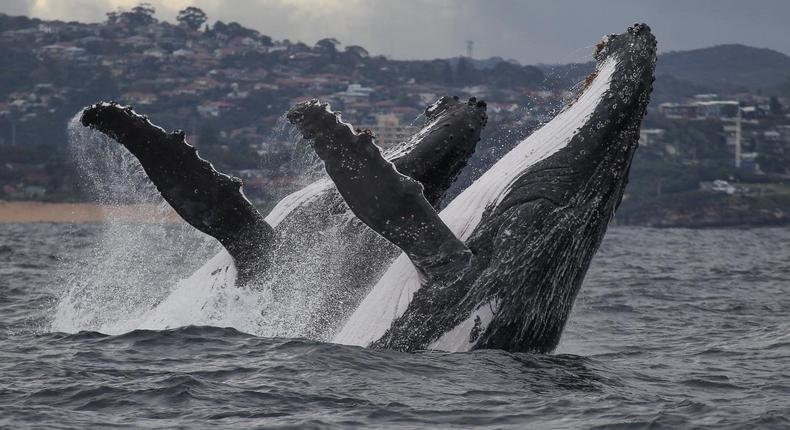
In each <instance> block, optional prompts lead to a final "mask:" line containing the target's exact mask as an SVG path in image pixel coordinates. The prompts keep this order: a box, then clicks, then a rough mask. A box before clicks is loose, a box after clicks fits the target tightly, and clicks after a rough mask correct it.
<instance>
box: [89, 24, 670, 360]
mask: <svg viewBox="0 0 790 430" xmlns="http://www.w3.org/2000/svg"><path fill="white" fill-rule="evenodd" d="M594 57H595V60H596V62H597V64H596V68H595V71H594V72H593V74H592V75H590V77H589V78H588V79H587V80H586V81H585V85H584V87H583V88H581V89H580V90H579V92H578V95H577V97H575V98H574V99H573V100H572V101H571V102H570V103H569V104H568V106H566V107H565V109H563V110H562V111H561V112H560V113H559V114H558V115H557V116H556V117H555V118H554V119H553V120H552V121H550V122H549V123H547V124H545V125H544V126H543V127H541V128H540V129H539V130H537V131H536V132H534V133H533V134H532V135H531V136H530V137H528V138H527V139H525V140H524V141H522V142H521V143H519V144H518V145H517V146H516V147H515V148H514V149H512V150H511V151H510V152H509V153H507V154H506V155H505V156H504V157H502V159H500V160H499V161H498V162H497V163H496V164H495V165H494V166H492V167H491V168H490V169H489V170H488V171H486V172H485V173H484V174H483V175H482V176H481V177H480V178H479V179H478V180H477V181H475V182H474V183H473V184H472V185H471V186H469V187H468V188H467V189H465V190H463V192H461V194H460V195H458V196H457V197H455V198H454V199H453V200H452V201H450V202H449V203H448V204H447V205H446V207H445V208H444V209H442V210H441V211H438V207H439V203H440V201H441V200H442V198H443V197H444V194H445V193H446V191H447V188H448V187H449V186H450V184H451V183H452V182H453V181H454V179H455V177H456V176H457V175H458V173H459V172H460V171H461V169H462V168H463V167H464V166H465V165H466V162H467V160H468V158H469V156H470V155H471V154H472V152H473V151H474V147H475V144H476V142H477V141H478V140H479V136H480V130H481V129H482V127H484V125H485V123H486V115H485V104H484V103H482V102H478V101H477V100H474V99H471V100H469V101H468V102H463V101H460V100H458V99H456V98H442V99H441V100H440V101H439V102H437V103H435V104H434V105H432V106H430V107H429V108H428V109H427V110H426V123H425V126H424V127H423V129H422V130H421V131H420V132H418V133H417V134H416V135H415V136H414V137H413V138H412V139H411V140H410V141H408V142H404V143H402V144H401V145H399V146H397V147H395V148H394V149H391V150H389V151H384V152H382V150H381V149H380V148H379V147H378V146H376V144H375V136H373V135H372V134H371V133H370V132H368V131H364V130H357V129H355V128H354V127H353V126H351V125H350V124H347V123H345V122H343V121H342V119H341V118H340V116H339V114H336V113H335V112H333V111H332V110H331V108H330V107H329V106H328V105H327V104H324V103H321V102H319V101H317V100H311V101H308V102H303V103H300V104H297V105H296V106H295V107H294V108H292V109H291V110H290V111H289V112H288V114H287V118H288V120H289V121H290V122H291V123H292V124H294V125H295V126H296V127H297V128H298V129H299V131H300V132H301V133H302V135H303V137H304V138H305V139H307V140H308V141H309V142H310V144H311V145H312V148H313V149H314V151H315V152H316V154H317V155H318V156H319V158H321V160H322V161H323V163H324V167H325V170H326V174H327V177H326V178H324V179H321V180H319V181H317V182H315V183H313V184H311V185H309V186H308V187H306V188H304V189H303V190H300V191H297V192H296V193H293V194H292V195H290V196H287V197H286V198H284V199H283V200H282V201H281V202H280V203H279V204H278V205H277V206H275V208H274V209H273V210H272V212H271V213H270V214H269V215H268V216H266V217H263V216H262V215H261V214H259V213H258V212H257V211H256V210H255V208H254V207H253V206H252V204H250V203H249V201H247V199H246V198H245V197H244V195H243V193H242V191H241V183H240V181H238V180H236V179H234V178H231V177H230V176H227V175H224V174H221V173H218V172H217V171H216V170H215V169H213V167H212V166H211V165H210V164H209V163H208V162H207V161H205V160H203V159H201V158H200V157H199V156H198V155H197V153H196V151H195V150H194V148H192V147H191V146H189V145H188V144H187V143H186V142H185V141H184V136H183V133H172V134H168V133H166V132H165V131H164V130H162V129H160V128H158V127H156V126H154V125H153V124H151V123H150V122H149V121H148V120H147V119H146V118H144V117H142V116H139V115H137V114H135V113H134V112H133V111H132V110H131V109H129V108H125V107H122V106H119V105H116V104H111V103H100V104H97V105H94V106H91V107H89V108H87V109H86V110H85V111H84V112H83V116H82V123H83V124H84V125H86V126H90V127H93V128H95V129H97V130H100V131H102V132H104V133H105V134H107V135H109V136H110V137H112V138H114V139H115V140H118V141H119V142H120V143H121V144H122V145H123V146H124V147H126V148H127V149H128V150H129V151H130V152H131V153H132V154H133V155H134V156H135V157H136V158H137V159H138V160H139V161H140V163H141V164H142V165H143V168H144V169H145V172H146V173H147V174H148V176H149V177H150V178H151V180H152V182H153V183H154V184H155V185H156V186H157V188H158V189H159V191H160V192H161V193H162V196H163V197H164V199H165V200H166V201H167V202H168V203H170V205H171V206H173V208H174V209H175V210H176V212H177V213H178V214H179V215H180V216H181V217H182V218H184V219H185V220H186V221H187V222H188V223H189V224H191V225H193V226H194V227H195V228H197V229H199V230H200V231H203V232H205V233H207V234H209V235H211V236H213V237H215V238H216V239H217V240H218V241H219V242H220V243H222V245H223V246H224V247H225V249H226V250H227V251H228V253H229V254H230V256H231V257H232V259H233V264H234V265H235V266H236V269H237V271H238V280H237V281H238V282H239V283H242V284H246V285H250V286H251V287H254V286H255V284H256V280H260V279H263V278H267V277H268V278H269V279H272V277H274V280H275V281H277V279H279V278H278V277H279V276H281V275H285V274H286V272H287V271H288V270H289V267H291V266H289V264H291V263H289V260H288V258H293V256H294V255H296V256H298V255H300V250H301V249H302V248H300V247H304V249H308V248H310V247H315V246H316V245H315V244H316V243H317V242H320V241H321V235H322V232H325V231H328V230H329V229H331V230H332V231H335V232H339V233H340V234H341V235H342V236H343V237H344V238H348V240H347V242H346V243H347V244H348V246H349V247H350V248H351V252H350V253H349V254H347V255H343V256H342V257H340V258H339V259H338V260H337V261H335V260H333V261H332V263H331V264H333V265H335V266H338V268H336V269H337V270H334V272H333V273H335V277H334V278H331V279H330V278H325V279H321V280H320V281H316V282H314V283H310V282H306V283H304V282H300V285H299V286H298V287H299V288H305V289H308V290H310V291H316V292H319V291H321V292H322V294H325V296H324V298H323V299H322V300H324V302H322V304H321V306H319V308H320V312H316V315H305V318H306V319H315V321H313V323H312V325H311V327H313V329H312V331H308V332H307V333H304V334H303V335H304V336H306V337H312V338H317V339H321V340H332V341H334V342H338V343H345V344H354V345H361V346H365V347H373V348H388V349H397V350H403V351H415V350H423V349H440V350H446V351H465V350H471V349H477V348H500V349H505V350H509V351H534V352H550V351H552V350H553V349H554V348H555V347H556V346H557V344H558V343H559V339H560V336H561V334H562V331H563V329H564V326H565V324H566V322H567V319H568V315H569V314H570V311H571V308H572V306H573V302H574V300H575V298H576V295H577V294H578V291H579V289H580V287H581V284H582V281H583V279H584V276H585V274H586V272H587V269H588V267H589V265H590V261H591V260H592V257H593V255H594V254H595V252H596V251H597V249H598V247H599V245H600V243H601V240H602V239H603V237H604V234H605V232H606V229H607V226H608V223H609V221H610V219H611V218H612V216H613V214H614V211H615V210H616V208H617V206H618V205H619V203H620V201H621V199H622V196H623V193H624V189H625V186H626V183H627V179H628V171H629V169H630V165H631V160H632V157H633V154H634V151H635V150H636V148H637V145H638V138H639V129H640V126H641V121H642V118H643V116H644V114H645V111H646V107H647V104H648V102H649V97H650V93H651V91H652V82H653V79H654V78H653V76H654V71H655V61H656V41H655V38H654V37H653V35H652V33H651V31H650V28H649V27H648V26H647V25H645V24H636V25H634V26H632V27H630V28H629V29H628V30H627V31H626V32H624V33H622V34H617V35H609V36H606V37H605V38H604V39H603V40H602V41H601V43H599V44H598V45H597V48H596V52H595V54H594ZM297 238H299V239H303V240H300V241H297V240H296V239H297ZM291 241H294V245H293V246H291V249H290V251H289V252H290V256H288V255H286V254H289V253H284V252H280V250H282V249H284V248H283V245H284V244H288V243H290V242H291ZM297 242H298V243H297ZM327 260H329V259H327ZM316 264H329V263H327V262H324V261H316ZM213 275H214V272H212V276H213ZM284 282H285V281H284ZM275 283H276V282H275ZM294 287H296V286H294ZM286 288H287V287H286ZM311 289H312V290H311ZM322 289H323V290H328V292H326V291H323V290H322Z"/></svg>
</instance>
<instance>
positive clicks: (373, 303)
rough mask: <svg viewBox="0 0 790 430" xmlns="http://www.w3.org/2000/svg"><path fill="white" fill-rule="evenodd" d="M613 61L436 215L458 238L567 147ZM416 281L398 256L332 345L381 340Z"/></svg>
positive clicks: (416, 286)
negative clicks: (531, 171)
mask: <svg viewBox="0 0 790 430" xmlns="http://www.w3.org/2000/svg"><path fill="white" fill-rule="evenodd" d="M616 68H617V61H616V59H615V58H613V57H610V58H609V59H608V60H607V61H605V62H604V63H603V64H601V65H600V66H599V67H598V70H597V74H596V77H595V79H594V80H593V81H592V82H591V83H590V85H589V86H588V87H587V88H586V89H585V90H584V92H583V93H582V94H581V95H580V97H579V98H578V100H577V101H576V102H575V103H573V104H572V105H571V106H569V107H568V108H566V109H565V110H563V111H562V112H561V113H560V114H559V115H557V116H556V117H555V118H554V119H553V120H552V121H550V122H549V123H548V124H546V125H545V126H543V127H542V128H540V129H539V130H538V131H536V132H535V133H533V134H532V135H531V136H529V137H528V138H526V139H525V140H524V141H522V142H521V143H520V144H518V146H516V147H515V148H514V149H513V150H511V151H510V152H508V153H507V154H506V155H505V156H504V157H502V159H501V160H499V161H498V162H497V163H496V164H494V166H493V167H491V169H489V170H488V171H486V172H485V173H484V174H483V175H482V176H481V177H480V178H479V179H478V180H477V181H475V182H474V183H473V184H472V185H471V186H470V187H469V188H467V189H466V190H465V191H464V192H462V193H461V194H460V195H459V196H458V197H456V198H455V199H454V200H453V201H452V202H451V203H450V204H449V205H448V206H447V207H446V208H445V209H444V210H443V211H442V212H441V213H440V214H439V216H440V217H441V218H442V220H443V221H444V222H445V224H447V226H448V227H449V228H450V230H451V231H452V232H453V233H454V234H455V235H456V236H457V237H458V238H459V239H461V240H464V241H465V240H466V239H468V238H469V236H470V235H471V234H472V232H473V231H474V229H475V228H476V227H477V225H478V224H479V223H480V219H481V218H482V216H483V212H484V211H485V210H486V209H487V208H488V207H491V206H493V205H496V204H497V203H499V201H500V200H501V199H502V198H503V197H504V196H506V195H507V192H508V190H509V189H510V187H511V186H512V184H513V183H514V182H515V181H516V180H517V179H518V178H519V177H520V176H521V174H522V173H523V172H524V171H525V170H526V169H528V168H529V167H530V166H532V165H534V164H535V163H537V162H539V161H541V160H544V159H545V158H547V157H549V156H550V155H551V154H554V153H555V152H557V151H559V150H560V149H562V148H564V147H565V146H567V145H568V143H569V142H570V141H571V139H572V138H573V136H574V135H575V133H576V131H577V130H578V129H579V128H581V127H582V126H584V125H585V124H586V123H587V121H588V120H589V118H590V117H591V115H592V114H593V112H594V111H595V108H596V107H597V106H598V104H599V103H600V101H601V99H602V97H603V96H604V95H605V94H606V92H607V91H608V90H609V88H610V83H611V77H612V74H613V73H614V71H615V70H616ZM419 288H420V278H419V275H418V274H417V271H416V270H415V269H414V266H413V265H412V264H411V262H410V261H409V259H408V257H406V256H405V255H401V256H400V257H398V259H397V260H395V262H394V263H393V264H392V266H390V268H389V270H387V272H386V273H385V274H384V276H383V277H382V278H381V279H380V280H379V282H378V283H377V284H376V286H375V287H374V288H373V290H371V292H370V293H369V294H368V295H367V297H365V299H364V300H363V301H362V303H361V304H360V306H359V307H358V308H357V310H356V311H355V312H354V313H353V314H352V315H351V317H350V318H349V319H348V321H347V322H346V324H345V325H344V326H343V329H342V330H341V331H340V333H339V334H338V335H337V336H336V337H335V339H334V342H336V343H342V344H349V345H360V346H367V345H369V344H370V343H372V342H373V341H375V340H377V339H379V338H380V337H381V336H382V335H383V334H384V333H385V332H386V331H387V329H389V327H390V326H391V325H392V322H393V321H395V320H396V319H397V318H399V317H400V316H401V315H403V313H404V312H405V311H406V308H407V307H408V305H409V303H410V302H411V299H412V297H413V296H414V293H415V292H416V291H417V290H418V289H419Z"/></svg>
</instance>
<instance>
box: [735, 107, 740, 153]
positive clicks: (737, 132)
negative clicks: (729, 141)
mask: <svg viewBox="0 0 790 430" xmlns="http://www.w3.org/2000/svg"><path fill="white" fill-rule="evenodd" d="M740 168H741V106H740V105H738V114H737V115H735V169H740Z"/></svg>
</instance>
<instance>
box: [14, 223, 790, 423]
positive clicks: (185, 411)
mask: <svg viewBox="0 0 790 430" xmlns="http://www.w3.org/2000/svg"><path fill="white" fill-rule="evenodd" d="M106 228H107V227H106V226H102V225H91V224H83V225H63V224H0V427H2V428H25V427H32V428H86V427H99V428H107V427H112V428H116V427H128V428H208V427H217V428H228V427H240V428H356V427H372V428H464V427H473V426H476V427H486V428H517V429H521V428H559V429H563V428H567V429H575V428H616V429H623V428H669V429H681V428H715V429H719V428H790V229H787V228H785V229H779V228H772V229H746V230H682V229H678V230H656V229H643V228H624V227H614V228H611V229H610V231H609V234H608V236H607V238H606V240H605V241H604V243H603V244H602V246H601V249H600V251H599V252H598V254H597V256H596V258H595V260H594V261H593V264H592V267H591V269H590V272H589V274H588V276H587V279H586V281H585V284H584V287H583V288H582V291H581V294H580V296H579V298H578V300H577V302H576V306H575V308H574V311H573V314H572V316H571V319H570V323H569V325H568V327H567V329H566V331H565V334H564V336H563V340H562V343H561V345H560V347H559V348H558V350H557V351H556V352H555V353H554V354H551V355H536V354H511V353H506V352H502V351H475V352H471V353H454V354H446V353H437V352H426V353H417V354H406V353H397V352H391V351H373V350H366V349H362V348H357V347H348V346H342V345H333V344H327V343H319V342H313V341H310V340H305V339H285V338H266V337H256V336H253V335H250V334H245V333H242V332H239V331H236V330H233V329H230V328H222V327H185V328H178V329H172V330H164V331H133V332H130V333H126V334H121V335H116V336H108V335H105V334H101V333H97V332H89V331H84V332H76V333H63V332H56V331H53V330H52V321H53V318H54V315H55V313H56V311H57V304H58V302H59V300H61V299H62V297H63V295H64V292H65V290H67V289H70V288H71V289H73V288H74V285H73V282H74V280H75V279H80V280H83V281H84V280H85V279H93V278H96V276H93V277H91V276H76V275H75V274H77V275H79V274H83V275H84V274H85V273H87V272H91V271H104V272H105V273H104V275H105V276H104V279H106V278H108V277H109V278H112V276H117V277H119V278H124V279H127V280H128V278H127V277H129V276H137V277H139V282H147V283H152V285H154V287H152V288H153V291H152V294H151V297H152V298H151V302H155V301H156V298H157V297H159V296H160V295H161V290H163V289H167V288H169V283H171V282H172V280H173V279H172V278H173V277H174V276H175V275H174V273H175V274H180V273H187V274H188V273H189V272H191V271H192V270H194V269H195V268H197V266H199V265H200V263H202V260H200V258H203V257H204V256H207V255H211V253H212V252H213V251H215V248H213V247H212V246H211V244H206V243H205V241H202V240H201V239H200V238H194V237H191V236H189V235H188V234H184V233H183V232H180V231H176V232H175V233H172V232H166V233H167V234H174V235H175V236H174V237H175V238H176V239H173V240H171V241H169V242H167V243H168V244H171V245H172V244H173V243H179V242H178V241H182V242H183V243H184V244H187V243H188V244H189V249H190V252H186V253H185V252H172V253H169V254H167V256H166V257H162V256H157V258H159V259H162V258H164V259H165V260H166V261H162V262H160V263H161V264H159V265H158V266H157V267H160V268H163V267H171V268H174V271H164V272H163V273H156V272H151V271H142V272H144V273H140V272H141V271H136V272H135V271H128V269H123V268H121V267H118V268H117V270H118V272H117V274H116V272H113V273H111V274H109V276H107V275H108V274H107V273H106V272H107V270H108V269H106V268H100V267H90V266H91V265H93V264H95V262H97V261H114V262H118V261H121V262H124V261H125V262H126V265H127V266H134V265H143V264H144V261H143V260H144V256H142V257H141V256H140V255H137V254H134V253H131V254H128V255H127V254H123V253H120V254H118V255H116V256H114V257H113V258H109V257H108V258H106V259H104V260H102V259H101V258H98V257H101V256H98V257H97V255H96V253H112V252H116V251H118V252H120V251H121V250H113V249H107V247H106V246H105V247H104V248H102V247H99V248H97V247H96V246H95V244H96V242H97V240H98V238H99V237H100V236H101V232H102V231H103V229H106ZM140 234H141V235H142V233H140ZM158 234H163V233H162V232H161V231H160V232H158ZM139 237H142V236H139ZM190 241H191V242H190ZM105 245H106V243H105ZM185 246H186V245H185ZM124 259H126V260H124ZM196 260H197V261H196ZM175 269H177V270H175ZM112 270H115V269H112ZM112 270H111V271H112ZM124 270H127V271H124ZM96 279H98V278H96ZM137 279H138V278H134V280H135V282H138V281H137ZM158 279H161V285H158V286H157V285H156V284H157V280H158ZM122 284H123V283H119V285H122ZM108 288H115V289H112V290H110V292H108V295H112V297H113V298H114V299H116V300H115V301H114V302H113V303H114V304H113V306H114V308H112V309H113V312H117V313H119V314H121V313H123V312H125V310H124V309H123V307H122V306H118V305H117V302H118V300H117V298H118V296H119V295H123V294H124V292H123V291H122V290H120V289H118V288H117V286H115V287H113V286H108ZM72 297H73V296H72ZM86 300H87V298H86ZM101 300H107V301H109V300H110V298H109V297H105V298H104V299H102V297H96V296H92V297H91V298H90V301H87V302H86V303H85V304H84V305H85V306H102V303H101ZM121 302H122V301H121ZM134 306H135V307H138V306H140V302H139V301H137V302H135V303H134ZM135 309H136V308H135ZM126 311H127V312H128V311H129V310H128V309H127V310H126Z"/></svg>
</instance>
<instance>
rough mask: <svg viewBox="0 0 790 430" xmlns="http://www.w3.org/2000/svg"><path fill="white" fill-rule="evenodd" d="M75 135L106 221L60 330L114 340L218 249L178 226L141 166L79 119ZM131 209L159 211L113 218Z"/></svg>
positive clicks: (75, 277)
mask: <svg viewBox="0 0 790 430" xmlns="http://www.w3.org/2000/svg"><path fill="white" fill-rule="evenodd" d="M68 132H69V148H70V151H71V154H72V156H73V157H74V160H75V162H76V163H75V164H76V166H77V168H78V170H79V173H80V175H81V179H82V182H83V186H84V189H85V191H86V193H87V194H88V195H89V197H90V198H91V199H92V200H93V201H95V202H97V203H99V204H101V205H102V207H103V208H104V209H103V215H104V218H105V221H104V223H103V224H102V226H101V233H100V235H99V238H98V240H97V242H96V243H95V244H94V245H93V246H92V247H91V248H90V249H89V250H88V251H87V252H86V255H85V256H83V257H82V258H81V259H80V260H81V261H82V263H81V264H80V266H79V267H69V268H64V272H65V274H64V277H65V279H64V281H65V283H66V285H67V288H66V290H65V291H64V293H63V295H62V296H61V297H60V300H59V302H58V304H57V306H56V309H55V313H54V317H53V321H52V330H53V331H63V332H75V331H81V330H91V331H102V332H112V331H113V330H112V328H111V326H113V325H115V324H116V323H117V322H119V321H129V320H133V319H135V318H137V317H139V315H141V314H142V313H144V312H145V311H148V310H149V309H150V308H152V307H153V306H154V305H156V304H157V303H158V302H160V301H161V300H162V299H163V298H164V297H165V296H166V295H167V294H168V293H169V292H170V289H171V288H172V286H173V285H175V282H176V281H177V280H178V279H181V278H183V277H184V276H185V275H187V274H189V273H190V272H191V271H193V270H194V269H195V268H196V267H195V262H196V261H201V260H202V259H205V258H206V256H207V255H210V253H212V252H216V251H217V249H218V246H217V245H216V244H215V243H214V241H213V239H211V238H209V237H208V236H205V235H203V234H202V233H200V232H198V231H196V230H195V229H193V228H191V227H189V226H188V225H187V224H186V223H181V222H173V217H172V209H171V208H170V206H169V205H168V204H167V203H166V202H165V201H164V200H163V199H162V197H161V196H160V195H159V193H158V192H157V190H156V188H155V187H154V186H153V184H151V182H150V181H149V180H148V177H147V176H146V175H145V172H144V171H143V169H142V166H140V163H139V162H138V161H137V160H136V159H135V158H134V157H133V156H132V155H131V154H129V153H128V151H126V150H125V149H124V148H123V147H121V146H120V145H119V144H118V143H117V142H115V141H112V140H111V139H109V138H107V137H106V136H104V135H103V134H101V133H99V132H96V131H93V130H91V129H88V128H86V127H83V126H82V125H81V124H80V123H79V118H78V116H75V117H74V118H73V119H72V120H71V122H70V123H69V126H68ZM129 203H146V204H148V205H149V206H150V208H151V209H152V210H147V211H145V215H144V218H142V219H139V220H130V219H129V218H128V217H123V218H122V217H120V216H119V215H117V213H116V212H114V211H111V210H108V208H110V207H112V206H116V205H122V204H129ZM142 216H143V215H141V217H142Z"/></svg>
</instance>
